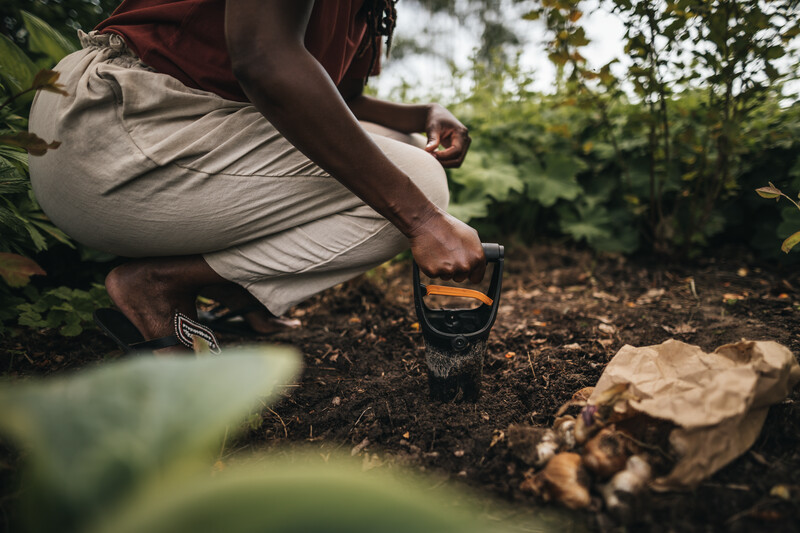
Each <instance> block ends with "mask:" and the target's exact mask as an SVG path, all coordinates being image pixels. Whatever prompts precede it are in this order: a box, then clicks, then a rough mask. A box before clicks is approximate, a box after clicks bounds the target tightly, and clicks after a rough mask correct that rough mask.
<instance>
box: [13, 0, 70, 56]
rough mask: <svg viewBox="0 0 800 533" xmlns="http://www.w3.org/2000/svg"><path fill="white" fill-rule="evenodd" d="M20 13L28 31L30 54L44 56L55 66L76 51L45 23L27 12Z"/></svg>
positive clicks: (66, 40)
mask: <svg viewBox="0 0 800 533" xmlns="http://www.w3.org/2000/svg"><path fill="white" fill-rule="evenodd" d="M21 13H22V20H23V22H24V23H25V28H26V29H27V30H28V43H29V46H30V48H31V52H37V53H40V54H44V55H46V56H47V57H49V58H50V60H51V61H52V62H53V64H56V63H58V62H59V61H61V58H63V57H64V56H65V55H67V54H71V53H72V52H74V51H75V50H77V48H76V47H75V45H74V44H72V42H70V41H69V39H67V38H66V37H64V36H63V35H61V34H60V33H58V32H57V31H56V30H54V29H53V28H52V27H51V26H50V25H49V24H48V23H47V22H45V21H43V20H42V19H40V18H39V17H37V16H36V15H32V14H30V13H28V12H27V11H22V12H21Z"/></svg>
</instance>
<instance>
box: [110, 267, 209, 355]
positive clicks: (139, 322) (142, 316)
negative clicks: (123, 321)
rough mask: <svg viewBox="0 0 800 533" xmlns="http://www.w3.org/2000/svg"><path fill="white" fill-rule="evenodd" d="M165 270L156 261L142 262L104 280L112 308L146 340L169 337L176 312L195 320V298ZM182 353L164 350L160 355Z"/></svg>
mask: <svg viewBox="0 0 800 533" xmlns="http://www.w3.org/2000/svg"><path fill="white" fill-rule="evenodd" d="M168 270H169V269H164V268H163V265H162V264H161V261H160V260H158V259H156V260H148V259H145V260H140V261H134V262H131V263H127V264H124V265H121V266H118V267H117V268H115V269H114V270H112V271H111V273H109V275H108V276H107V277H106V289H107V290H108V294H109V296H110V297H111V300H112V301H113V302H114V305H116V306H117V308H119V310H120V311H122V313H123V314H124V315H125V316H126V317H127V318H128V320H130V321H131V322H132V323H133V325H134V326H136V328H137V329H138V330H139V332H140V333H141V334H142V336H143V337H144V338H145V340H152V339H157V338H160V337H166V336H168V335H171V334H172V333H173V326H172V319H173V316H174V314H175V311H180V312H181V313H184V314H185V315H187V316H189V317H194V316H195V307H194V295H193V294H192V293H191V292H187V291H186V290H185V288H184V287H182V286H181V285H180V284H178V283H175V280H174V279H171V276H170V275H169V272H168ZM184 350H185V348H184ZM184 350H180V349H179V350H175V349H173V348H166V349H164V350H159V353H161V352H162V351H164V352H166V351H184Z"/></svg>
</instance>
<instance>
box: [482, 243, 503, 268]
mask: <svg viewBox="0 0 800 533" xmlns="http://www.w3.org/2000/svg"><path fill="white" fill-rule="evenodd" d="M481 246H483V253H484V255H485V256H486V262H487V263H491V262H493V261H499V260H500V259H502V258H503V255H504V254H505V248H504V247H503V246H502V245H500V244H497V243H494V242H484V243H481Z"/></svg>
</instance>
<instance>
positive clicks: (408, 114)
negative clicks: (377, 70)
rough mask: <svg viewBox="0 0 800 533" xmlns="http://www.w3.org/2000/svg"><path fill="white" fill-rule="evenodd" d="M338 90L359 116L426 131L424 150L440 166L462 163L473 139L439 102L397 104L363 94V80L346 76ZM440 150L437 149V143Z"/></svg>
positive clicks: (407, 130) (389, 125) (395, 127)
mask: <svg viewBox="0 0 800 533" xmlns="http://www.w3.org/2000/svg"><path fill="white" fill-rule="evenodd" d="M339 92H340V93H341V95H342V98H344V100H345V102H347V105H348V106H349V107H350V110H351V111H352V112H353V114H354V115H355V116H356V118H358V120H364V121H367V122H374V123H375V124H380V125H382V126H386V127H387V128H391V129H393V130H397V131H401V132H403V133H419V132H423V131H424V132H425V133H427V134H428V143H427V144H426V146H425V150H426V151H427V152H428V153H430V154H432V155H433V156H434V157H435V158H436V159H437V160H439V162H440V163H441V164H442V166H443V167H446V168H458V167H460V166H461V163H463V162H464V158H465V157H466V155H467V150H468V149H469V145H470V143H471V142H472V140H471V139H470V137H469V133H468V132H467V128H466V127H465V126H464V125H463V124H462V123H461V122H459V120H458V119H457V118H456V117H454V116H453V115H452V113H450V111H448V110H447V109H446V108H445V107H443V106H441V105H439V104H397V103H394V102H387V101H385V100H379V99H377V98H372V97H371V96H366V95H365V94H363V92H364V80H363V79H359V78H345V79H343V80H342V81H341V83H339ZM440 145H441V146H442V147H443V148H444V149H443V150H437V149H438V148H439V146H440Z"/></svg>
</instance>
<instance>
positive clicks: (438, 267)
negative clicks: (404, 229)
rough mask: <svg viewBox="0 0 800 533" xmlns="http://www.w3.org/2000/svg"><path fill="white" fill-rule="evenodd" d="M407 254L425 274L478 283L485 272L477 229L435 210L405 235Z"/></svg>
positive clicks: (432, 276)
mask: <svg viewBox="0 0 800 533" xmlns="http://www.w3.org/2000/svg"><path fill="white" fill-rule="evenodd" d="M409 239H410V241H411V253H412V254H413V255H414V260H415V261H416V262H417V265H418V266H419V269H420V270H421V271H422V272H423V273H424V274H425V275H426V276H428V277H431V278H438V279H443V280H449V279H452V280H454V281H457V282H462V281H464V280H466V279H469V280H470V281H471V282H472V283H479V282H480V281H481V280H482V279H483V275H484V274H485V273H486V256H485V255H484V253H483V247H482V246H481V240H480V238H479V237H478V232H477V231H475V230H474V229H472V228H471V227H469V226H467V225H466V224H464V223H463V222H461V221H460V220H458V219H457V218H454V217H452V216H450V215H448V214H447V213H445V212H444V211H441V210H437V212H436V213H434V214H433V216H431V217H430V218H429V219H428V220H427V221H426V222H425V223H423V224H422V225H421V226H420V227H419V228H417V229H416V230H415V231H414V232H413V233H412V234H411V236H410V237H409Z"/></svg>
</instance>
